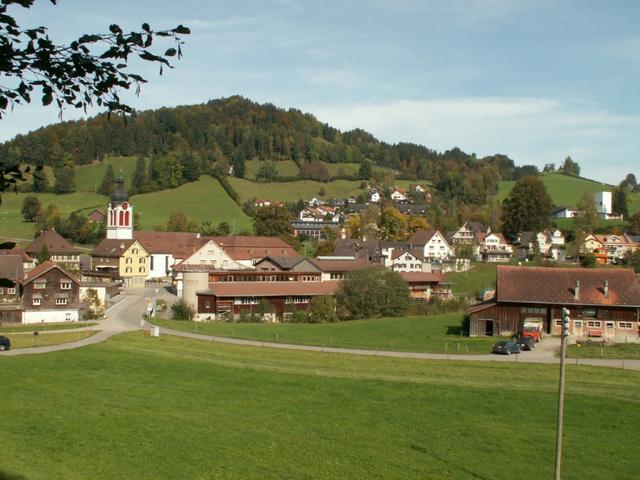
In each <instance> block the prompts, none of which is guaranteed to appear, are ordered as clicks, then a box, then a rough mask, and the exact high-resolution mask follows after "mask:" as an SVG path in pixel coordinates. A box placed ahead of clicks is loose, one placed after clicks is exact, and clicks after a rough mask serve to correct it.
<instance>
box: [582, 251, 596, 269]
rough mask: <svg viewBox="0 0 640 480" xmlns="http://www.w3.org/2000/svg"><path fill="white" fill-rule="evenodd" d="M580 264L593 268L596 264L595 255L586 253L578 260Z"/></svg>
mask: <svg viewBox="0 0 640 480" xmlns="http://www.w3.org/2000/svg"><path fill="white" fill-rule="evenodd" d="M580 265H582V266H583V267H585V268H595V266H596V256H595V255H594V254H593V253H587V254H586V255H585V256H584V257H582V260H580Z"/></svg>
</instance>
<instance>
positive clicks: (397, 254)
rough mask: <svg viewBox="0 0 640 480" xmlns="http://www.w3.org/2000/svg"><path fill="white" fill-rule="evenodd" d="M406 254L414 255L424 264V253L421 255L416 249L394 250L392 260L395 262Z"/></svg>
mask: <svg viewBox="0 0 640 480" xmlns="http://www.w3.org/2000/svg"><path fill="white" fill-rule="evenodd" d="M406 253H408V254H410V255H412V256H413V257H415V258H417V259H418V260H420V261H421V262H424V255H423V254H422V253H420V252H419V251H418V250H416V249H411V250H409V249H400V248H394V249H393V253H391V260H395V259H396V258H400V257H401V256H403V255H404V254H406Z"/></svg>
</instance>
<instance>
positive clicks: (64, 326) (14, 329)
mask: <svg viewBox="0 0 640 480" xmlns="http://www.w3.org/2000/svg"><path fill="white" fill-rule="evenodd" d="M94 325H97V322H74V323H45V324H42V325H41V324H32V325H12V324H8V325H2V324H0V333H19V332H33V331H34V330H37V331H38V332H45V331H51V330H70V329H75V328H85V327H92V326H94Z"/></svg>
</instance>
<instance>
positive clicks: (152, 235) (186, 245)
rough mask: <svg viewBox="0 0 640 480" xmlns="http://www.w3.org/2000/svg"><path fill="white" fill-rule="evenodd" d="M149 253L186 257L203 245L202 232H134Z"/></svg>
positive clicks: (134, 236)
mask: <svg viewBox="0 0 640 480" xmlns="http://www.w3.org/2000/svg"><path fill="white" fill-rule="evenodd" d="M133 238H134V239H135V240H138V241H139V242H140V244H141V245H142V246H143V247H144V249H145V250H146V251H147V252H149V253H155V254H161V253H165V254H171V255H173V256H174V258H186V257H188V256H189V255H191V254H192V253H193V252H195V251H196V250H197V249H198V248H199V247H200V245H201V240H200V234H199V233H192V232H133Z"/></svg>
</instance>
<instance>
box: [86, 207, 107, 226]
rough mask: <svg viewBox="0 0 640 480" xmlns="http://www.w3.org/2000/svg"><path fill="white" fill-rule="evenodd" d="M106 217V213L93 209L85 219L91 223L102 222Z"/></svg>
mask: <svg viewBox="0 0 640 480" xmlns="http://www.w3.org/2000/svg"><path fill="white" fill-rule="evenodd" d="M106 218H107V216H106V214H105V213H104V212H103V211H102V210H99V209H97V208H96V209H94V210H91V212H89V214H88V215H87V220H88V221H89V222H91V223H104V221H105V219H106Z"/></svg>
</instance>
